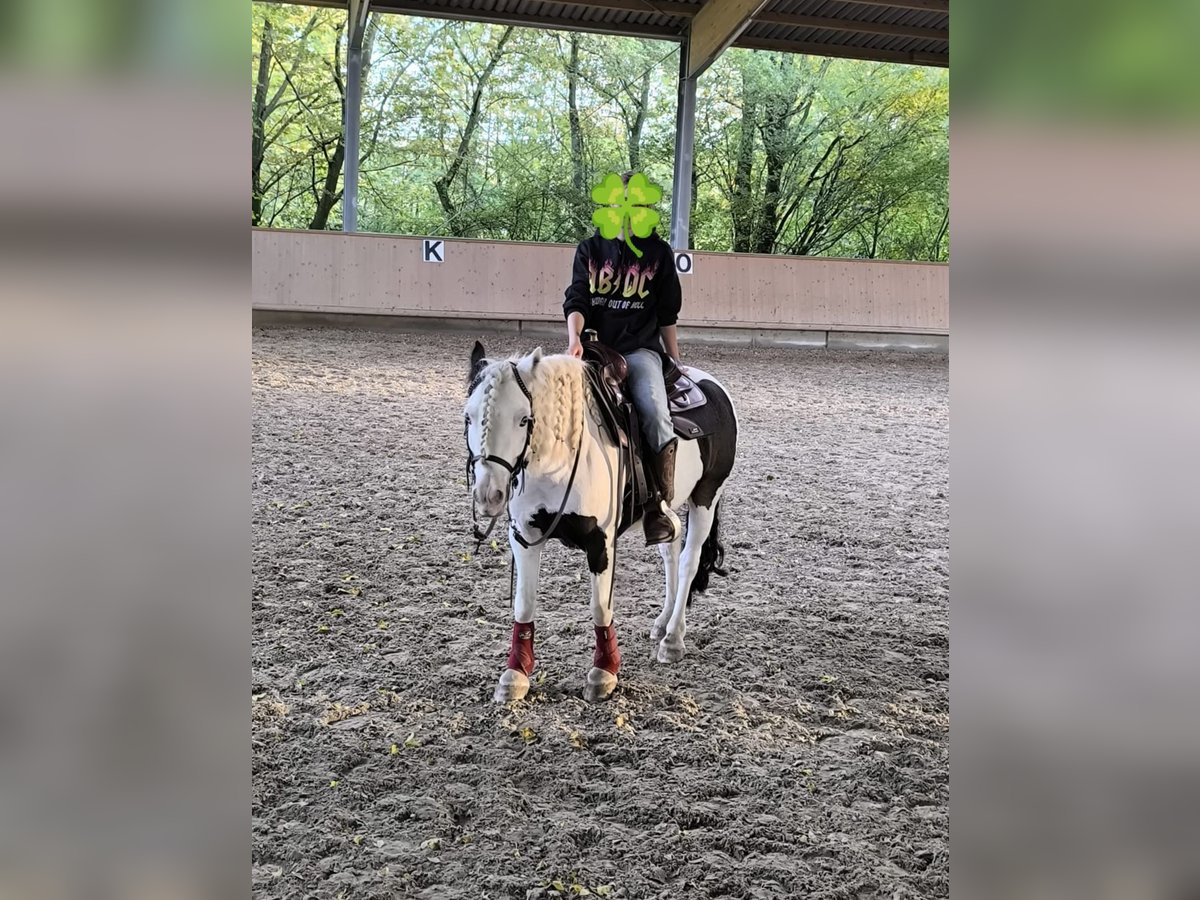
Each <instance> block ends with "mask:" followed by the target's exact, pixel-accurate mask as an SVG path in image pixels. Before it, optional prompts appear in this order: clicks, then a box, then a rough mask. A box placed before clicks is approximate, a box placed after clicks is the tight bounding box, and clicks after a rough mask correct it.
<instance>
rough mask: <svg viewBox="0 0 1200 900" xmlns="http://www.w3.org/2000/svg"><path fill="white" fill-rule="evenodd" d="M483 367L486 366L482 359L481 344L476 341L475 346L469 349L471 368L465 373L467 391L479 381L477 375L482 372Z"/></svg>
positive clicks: (484, 360)
mask: <svg viewBox="0 0 1200 900" xmlns="http://www.w3.org/2000/svg"><path fill="white" fill-rule="evenodd" d="M485 365H487V360H486V359H485V358H484V353H483V344H481V343H480V342H479V341H476V342H475V346H474V347H472V348H471V368H470V369H469V370H468V371H467V388H468V389H470V388H471V386H472V385H474V384H475V382H477V381H478V380H479V375H480V373H482V372H483V367H484V366H485Z"/></svg>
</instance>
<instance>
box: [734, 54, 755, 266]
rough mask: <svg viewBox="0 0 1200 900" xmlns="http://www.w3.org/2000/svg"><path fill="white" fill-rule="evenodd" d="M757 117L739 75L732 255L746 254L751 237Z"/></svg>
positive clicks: (751, 97) (747, 87)
mask: <svg viewBox="0 0 1200 900" xmlns="http://www.w3.org/2000/svg"><path fill="white" fill-rule="evenodd" d="M757 115H758V108H757V105H756V97H755V96H754V92H753V90H752V89H751V87H750V82H749V79H748V78H747V77H746V73H745V71H744V70H743V72H742V121H741V126H740V128H741V131H740V134H739V136H738V152H737V162H736V164H735V168H734V173H733V196H732V197H731V198H730V204H729V210H730V214H731V216H732V218H733V252H734V253H749V252H750V247H751V241H752V239H753V236H754V203H753V197H752V196H751V195H752V192H753V185H752V183H751V177H752V175H753V167H754V129H755V128H756V127H757V123H756V121H755V119H756V118H757Z"/></svg>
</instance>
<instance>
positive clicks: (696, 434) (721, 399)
mask: <svg viewBox="0 0 1200 900" xmlns="http://www.w3.org/2000/svg"><path fill="white" fill-rule="evenodd" d="M693 384H694V385H695V390H697V391H699V392H701V394H702V396H703V397H704V402H703V403H702V404H700V405H698V406H689V407H687V408H686V409H685V410H681V411H676V409H675V406H674V405H673V404H672V406H671V424H672V425H673V426H674V427H675V433H676V434H677V435H679V436H680V437H681V438H683V439H685V440H689V441H694V440H696V439H697V438H700V437H704V436H705V435H709V434H712V433H713V432H714V431H715V430H716V429H717V426H718V425H719V424H720V422H721V421H722V420H723V418H724V417H725V416H726V415H727V412H726V407H727V406H728V405H729V401H728V399H727V398H726V397H725V393H724V391H722V390H721V388H720V387H719V386H718V385H717V383H716V382H714V381H697V382H693Z"/></svg>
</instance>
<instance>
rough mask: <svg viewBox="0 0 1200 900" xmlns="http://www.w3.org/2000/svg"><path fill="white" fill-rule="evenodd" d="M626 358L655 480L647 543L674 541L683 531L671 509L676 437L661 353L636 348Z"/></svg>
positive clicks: (646, 455)
mask: <svg viewBox="0 0 1200 900" xmlns="http://www.w3.org/2000/svg"><path fill="white" fill-rule="evenodd" d="M625 358H626V360H628V362H629V382H628V385H629V396H630V399H631V400H632V401H633V405H634V407H635V408H636V409H637V414H638V420H639V421H640V423H641V426H642V436H643V438H644V440H643V450H644V453H643V454H642V455H643V459H644V460H645V463H646V474H647V481H649V482H652V485H651V497H650V500H649V503H648V504H647V507H646V514H645V517H644V519H643V528H644V530H645V532H646V543H647V544H664V543H671V542H672V541H674V540H676V539H677V538H678V537H679V533H680V524H679V518H678V517H677V516H676V515H675V513H674V512H673V511H672V510H671V503H672V501H673V500H674V496H675V448H676V446H677V441H676V438H675V430H674V428H673V427H672V425H671V412H670V408H669V407H668V405H667V386H666V383H665V382H664V381H663V368H662V357H661V356H659V355H658V354H657V353H655V352H654V351H653V350H635V351H633V352H632V353H628V354H626V356H625Z"/></svg>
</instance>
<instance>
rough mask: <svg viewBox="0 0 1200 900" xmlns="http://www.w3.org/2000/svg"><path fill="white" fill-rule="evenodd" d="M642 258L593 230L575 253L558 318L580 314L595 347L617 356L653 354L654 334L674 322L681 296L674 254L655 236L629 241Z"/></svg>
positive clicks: (656, 345)
mask: <svg viewBox="0 0 1200 900" xmlns="http://www.w3.org/2000/svg"><path fill="white" fill-rule="evenodd" d="M631 240H632V241H633V243H634V244H635V245H636V246H637V248H638V249H639V250H641V251H642V256H641V258H640V259H639V258H638V257H637V255H636V254H635V253H634V252H633V251H632V250H630V249H629V247H627V246H626V245H625V241H624V240H622V239H620V238H618V239H615V240H608V239H606V238H602V237H601V236H600V232H599V231H597V232H596V233H595V234H593V235H592V236H591V237H590V238H588V239H587V240H586V241H584V242H583V243H581V244H580V245H579V248H578V249H577V250H576V251H575V268H574V271H573V272H572V275H571V286H570V287H568V288H567V295H566V299H565V300H564V301H563V314H564V315H566V316H570V315H571V313H573V312H580V313H583V319H584V328H594V329H596V332H597V335H598V337H599V338H600V343H602V344H606V345H607V346H609V347H612V348H613V349H614V350H616V351H617V352H618V353H630V352H632V351H634V350H638V349H641V348H643V347H646V348H649V349H651V350H658V349H660V348H661V346H662V345H661V344H660V342H659V338H658V330H659V329H660V328H662V327H664V326H666V325H674V324H675V322H676V321H677V320H678V319H679V307H680V304H681V303H682V295H681V293H680V290H679V275H678V274H676V272H675V255H674V254H673V253H672V252H671V248H670V246H668V244H667V242H666V241H664V240H663V239H662V238H660V237H659V236H658V232H657V231H656V232H654V233H652V234H651V235H650V237H648V238H639V237H635V238H632V239H631Z"/></svg>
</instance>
